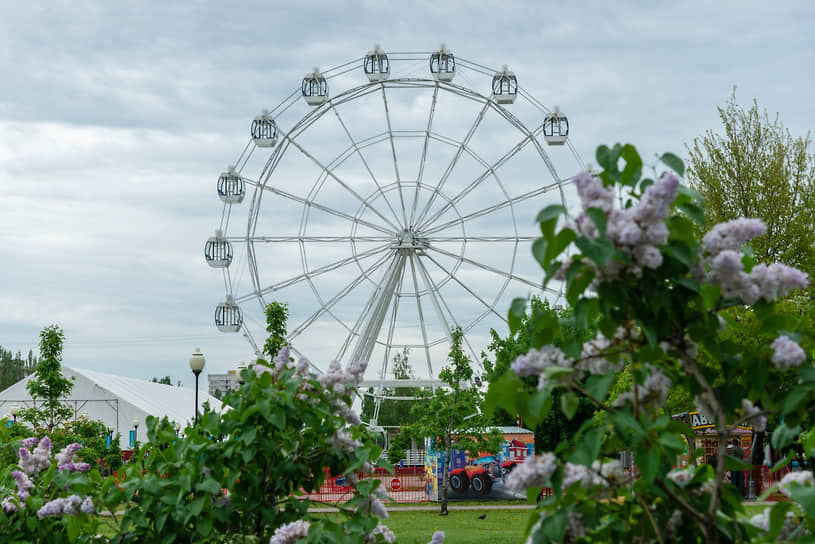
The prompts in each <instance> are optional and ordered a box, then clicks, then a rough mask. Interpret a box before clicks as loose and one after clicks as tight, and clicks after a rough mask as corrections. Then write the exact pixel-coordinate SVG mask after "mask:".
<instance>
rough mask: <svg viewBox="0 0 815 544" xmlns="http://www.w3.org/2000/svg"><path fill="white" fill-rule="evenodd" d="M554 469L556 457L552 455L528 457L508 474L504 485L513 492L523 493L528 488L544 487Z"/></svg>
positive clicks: (544, 454)
mask: <svg viewBox="0 0 815 544" xmlns="http://www.w3.org/2000/svg"><path fill="white" fill-rule="evenodd" d="M555 469H557V457H555V454H554V453H551V452H546V453H543V454H541V455H530V456H529V457H527V458H526V460H525V461H524V462H523V463H521V464H520V465H518V466H516V467H515V469H513V471H512V472H510V473H509V475H508V476H507V479H506V483H505V484H504V485H506V487H507V489H511V490H513V491H525V490H526V489H529V488H530V487H544V486H545V485H546V483H547V482H548V480H549V477H550V476H551V475H552V473H554V472H555Z"/></svg>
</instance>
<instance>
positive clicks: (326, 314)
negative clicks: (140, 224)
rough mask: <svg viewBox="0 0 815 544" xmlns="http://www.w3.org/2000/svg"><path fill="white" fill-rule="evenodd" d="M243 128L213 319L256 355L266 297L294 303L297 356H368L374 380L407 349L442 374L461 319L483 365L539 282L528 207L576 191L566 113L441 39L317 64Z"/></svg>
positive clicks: (218, 248) (218, 260) (215, 243)
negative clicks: (431, 46) (422, 49)
mask: <svg viewBox="0 0 815 544" xmlns="http://www.w3.org/2000/svg"><path fill="white" fill-rule="evenodd" d="M329 83H330V85H329ZM329 91H330V92H329ZM250 135H251V139H250V140H249V142H248V143H247V145H246V147H245V148H244V149H243V152H242V153H240V155H239V157H238V158H237V160H236V161H235V163H234V165H233V166H230V167H228V168H227V169H226V171H224V172H223V173H222V174H221V175H220V177H219V178H218V183H217V192H218V196H219V197H220V199H221V200H222V201H223V212H222V215H221V220H220V224H219V225H218V228H217V230H216V232H215V235H214V236H212V237H211V238H209V239H208V240H207V242H206V244H205V248H204V254H205V259H206V262H207V263H208V264H209V265H210V266H212V267H214V268H218V269H221V270H222V271H223V281H224V289H225V298H224V299H223V302H221V303H220V304H218V305H217V307H216V309H215V324H216V326H217V328H218V329H219V330H221V331H223V332H233V333H236V332H242V333H243V335H244V336H245V337H246V339H247V340H248V341H249V344H250V346H251V349H252V350H253V351H254V352H255V353H256V354H260V347H262V343H261V344H258V342H257V341H256V338H261V339H262V338H263V336H264V334H265V333H264V332H263V325H264V324H263V315H264V314H263V309H264V308H265V307H266V305H267V303H269V302H270V301H272V300H278V301H281V302H285V303H287V304H288V305H289V308H290V312H291V314H290V320H289V333H288V340H289V342H290V344H291V345H292V349H293V350H294V352H295V353H296V354H297V355H298V356H300V357H307V358H308V359H309V360H310V361H312V362H313V363H316V364H317V365H318V366H321V367H322V368H325V366H326V364H327V362H328V361H329V360H330V359H337V360H340V361H345V362H348V361H352V360H367V361H369V366H368V371H367V373H366V380H368V379H369V378H371V379H372V380H373V381H378V382H379V383H384V382H385V380H386V379H387V378H388V365H389V361H391V360H392V359H393V357H394V355H395V354H396V353H397V352H400V353H401V352H402V351H403V350H405V349H407V350H409V353H410V357H411V363H412V366H413V369H414V371H415V373H416V374H417V375H419V376H421V377H423V378H427V379H429V380H430V381H432V379H433V378H435V377H436V376H437V373H438V371H439V370H440V368H441V367H442V366H443V365H444V363H445V361H446V358H447V352H448V351H449V340H450V334H451V330H452V329H453V328H455V327H460V328H461V330H462V331H463V333H464V347H465V350H466V352H467V353H468V354H469V356H470V358H471V360H472V361H473V363H474V364H475V366H476V367H479V366H480V365H481V356H480V354H481V351H482V350H484V349H485V347H486V345H487V344H488V343H489V339H490V335H489V329H490V328H495V329H500V327H502V326H505V325H503V324H504V323H505V322H506V318H505V316H506V310H507V308H508V307H509V301H510V300H511V299H512V298H513V297H515V296H524V295H525V294H528V293H536V294H540V293H541V279H542V273H541V270H540V267H539V266H538V265H537V263H536V262H535V261H534V259H533V258H532V256H531V255H530V247H531V243H532V241H533V240H534V239H535V238H537V237H538V236H539V232H536V224H535V223H534V218H535V216H536V214H537V212H538V211H539V210H540V209H541V208H543V207H545V206H546V205H548V204H552V203H559V204H562V205H564V206H566V207H567V208H568V202H569V201H570V200H573V199H572V198H571V197H570V196H569V195H570V194H571V191H572V188H571V187H570V182H571V179H572V178H571V176H569V177H561V176H560V175H559V174H558V170H557V169H556V164H557V165H558V167H560V168H561V169H562V171H568V172H569V173H570V174H573V173H574V172H576V171H578V170H579V169H580V168H581V167H582V166H583V164H582V161H581V160H580V157H579V156H578V154H577V152H576V151H575V149H574V147H573V146H572V144H571V142H570V140H569V138H568V135H569V122H568V119H567V117H566V115H565V114H564V113H563V112H561V111H559V110H558V109H557V108H553V109H550V108H548V107H546V106H544V105H543V104H542V103H541V102H540V101H538V100H537V99H536V98H535V97H534V96H532V95H531V94H530V93H529V92H528V91H526V90H525V89H524V88H523V87H521V86H520V85H519V78H518V77H517V76H516V74H514V73H513V72H512V71H510V70H509V69H508V68H507V67H506V66H504V67H503V68H502V69H501V70H495V69H490V68H488V67H486V66H482V65H480V64H477V63H475V62H471V61H468V60H465V59H462V58H459V57H456V56H454V55H453V53H452V52H451V51H449V50H447V49H446V48H444V47H442V48H441V49H440V50H438V51H431V52H426V53H416V52H405V53H393V52H388V53H386V52H384V51H382V50H380V49H379V48H378V47H377V48H375V49H374V50H373V51H370V52H368V53H367V54H366V55H364V56H362V57H360V58H357V59H353V60H351V61H349V62H346V63H344V64H340V65H338V66H335V67H333V68H330V69H327V70H323V71H320V70H318V69H316V68H315V69H314V70H313V71H312V72H310V73H309V74H307V75H306V76H305V77H304V78H303V80H302V84H301V86H300V87H299V88H298V89H296V90H295V91H294V92H293V93H292V94H291V95H289V96H288V97H287V98H285V99H284V100H283V101H282V102H281V103H280V104H278V105H277V106H276V107H274V108H272V109H270V110H268V111H266V110H264V111H263V112H262V113H261V114H260V115H259V116H257V117H256V118H254V119H253V120H252V122H251V127H250ZM543 294H544V296H547V297H550V298H552V299H555V301H556V299H557V298H559V297H560V295H561V293H560V292H559V291H557V290H553V289H550V290H548V291H545V292H544V293H543ZM504 330H505V329H504Z"/></svg>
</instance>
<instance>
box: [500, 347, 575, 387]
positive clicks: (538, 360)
mask: <svg viewBox="0 0 815 544" xmlns="http://www.w3.org/2000/svg"><path fill="white" fill-rule="evenodd" d="M573 364H574V360H573V359H571V358H569V357H568V356H567V355H566V354H565V353H563V352H562V351H561V350H560V349H559V348H557V347H555V346H553V345H547V346H543V347H542V348H541V349H539V350H537V349H530V350H529V351H528V352H527V353H526V354H524V355H519V356H518V357H516V358H515V361H514V362H513V363H512V365H511V367H510V368H512V370H513V372H515V374H517V375H518V376H519V377H521V378H523V377H526V376H539V380H538V389H543V388H544V387H546V380H545V378H544V376H543V375H542V372H543V369H544V368H546V367H550V366H559V367H566V368H569V367H571V366H572V365H573Z"/></svg>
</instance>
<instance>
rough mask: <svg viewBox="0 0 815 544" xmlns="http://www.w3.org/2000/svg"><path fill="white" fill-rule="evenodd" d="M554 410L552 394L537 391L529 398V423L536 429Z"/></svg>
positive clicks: (527, 417)
mask: <svg viewBox="0 0 815 544" xmlns="http://www.w3.org/2000/svg"><path fill="white" fill-rule="evenodd" d="M551 409H552V394H551V393H549V392H548V391H536V392H535V393H533V394H532V395H530V396H529V401H528V408H527V410H528V413H527V414H526V420H527V422H528V423H529V424H530V425H532V426H533V427H536V426H537V425H538V424H539V423H540V422H541V421H543V420H545V419H546V416H547V415H548V414H549V411H550V410H551Z"/></svg>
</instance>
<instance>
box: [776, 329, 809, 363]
mask: <svg viewBox="0 0 815 544" xmlns="http://www.w3.org/2000/svg"><path fill="white" fill-rule="evenodd" d="M770 347H771V348H773V356H772V359H771V360H772V362H773V364H774V365H775V366H776V367H777V368H778V369H779V370H786V369H787V368H790V367H793V366H798V365H800V364H801V363H802V362H804V359H806V353H804V350H803V349H801V346H799V345H798V344H797V343H795V342H794V341H793V340H791V339H790V338H789V337H788V336H784V335H781V336H779V337H778V338H776V339H775V340H774V341H773V343H772V344H771V345H770Z"/></svg>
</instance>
